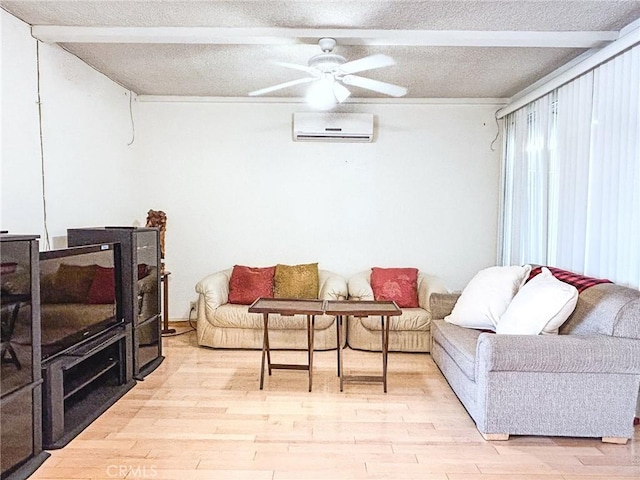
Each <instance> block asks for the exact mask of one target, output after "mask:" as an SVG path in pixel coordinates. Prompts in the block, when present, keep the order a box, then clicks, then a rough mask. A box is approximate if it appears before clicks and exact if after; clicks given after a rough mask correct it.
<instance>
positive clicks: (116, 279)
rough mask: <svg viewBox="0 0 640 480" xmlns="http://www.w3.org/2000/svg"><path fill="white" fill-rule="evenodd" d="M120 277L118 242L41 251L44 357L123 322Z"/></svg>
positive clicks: (64, 350) (69, 348) (71, 346)
mask: <svg viewBox="0 0 640 480" xmlns="http://www.w3.org/2000/svg"><path fill="white" fill-rule="evenodd" d="M120 278H121V275H120V250H119V245H118V244H114V243H105V244H100V245H88V246H83V247H73V248H66V249H60V250H50V251H46V252H40V323H41V328H42V335H41V338H42V359H43V360H45V359H48V358H51V357H53V356H56V355H59V354H63V353H73V349H74V347H77V346H79V345H81V344H83V343H86V342H87V341H89V340H90V339H92V338H95V337H96V336H98V335H100V334H101V333H103V332H105V331H107V330H109V329H110V328H113V327H114V326H115V325H118V324H121V323H123V322H124V319H123V318H122V313H121V306H120V298H121V296H120V295H121V282H120Z"/></svg>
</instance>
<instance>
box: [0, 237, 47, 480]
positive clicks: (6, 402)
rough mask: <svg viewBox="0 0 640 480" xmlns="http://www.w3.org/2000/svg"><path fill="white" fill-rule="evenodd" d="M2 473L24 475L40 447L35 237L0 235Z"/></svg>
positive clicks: (36, 462) (36, 461)
mask: <svg viewBox="0 0 640 480" xmlns="http://www.w3.org/2000/svg"><path fill="white" fill-rule="evenodd" d="M0 240H1V242H2V243H1V246H0V263H1V266H0V268H1V270H0V284H1V290H0V312H1V330H0V337H1V343H2V347H1V357H0V359H1V365H0V368H1V371H0V434H1V436H2V439H1V442H0V443H1V451H0V462H1V465H2V467H1V468H2V473H1V475H2V478H3V479H5V478H12V479H13V478H16V479H17V478H27V477H28V476H29V475H31V473H33V472H34V471H35V470H36V469H37V468H38V467H39V466H40V465H41V464H42V462H44V460H45V459H46V458H47V457H48V456H49V454H48V453H46V452H43V450H42V390H41V389H42V377H41V374H40V366H41V361H40V358H41V355H40V289H39V273H38V272H39V268H38V267H39V262H38V237H37V236H27V235H4V234H3V235H0Z"/></svg>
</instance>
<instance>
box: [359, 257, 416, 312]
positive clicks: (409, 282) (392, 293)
mask: <svg viewBox="0 0 640 480" xmlns="http://www.w3.org/2000/svg"><path fill="white" fill-rule="evenodd" d="M371 288H372V289H373V296H374V298H375V299H376V300H393V301H394V302H396V304H397V305H398V307H400V308H417V307H419V304H418V269H417V268H379V267H373V268H372V269H371Z"/></svg>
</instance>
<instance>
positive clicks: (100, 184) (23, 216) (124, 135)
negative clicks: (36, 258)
mask: <svg viewBox="0 0 640 480" xmlns="http://www.w3.org/2000/svg"><path fill="white" fill-rule="evenodd" d="M0 15H1V17H2V164H1V166H2V170H1V171H2V194H1V200H2V216H1V218H0V224H1V227H2V228H3V229H6V230H9V231H10V232H12V233H34V234H39V235H41V236H42V238H41V242H40V243H41V247H44V245H45V230H44V219H43V217H44V215H43V199H42V194H43V187H42V169H41V157H40V132H39V128H38V111H37V103H36V102H37V71H38V69H37V59H36V40H34V39H33V38H32V37H31V34H30V30H29V26H28V25H26V24H25V23H23V22H21V21H19V20H17V19H16V18H15V17H13V16H11V15H9V14H7V13H6V12H4V11H0ZM39 70H40V79H41V80H40V81H41V102H42V131H43V145H44V171H45V193H46V204H47V219H48V230H49V234H50V238H51V240H52V244H53V245H52V246H53V247H64V246H66V229H67V228H68V227H81V226H90V225H103V224H122V223H124V224H130V223H131V222H132V221H134V220H135V219H136V218H138V217H140V218H142V220H144V218H145V216H146V211H140V212H139V211H138V210H137V208H136V205H135V204H134V202H133V201H132V200H133V199H134V198H135V197H136V195H137V192H136V190H137V188H139V187H138V182H137V181H136V180H137V179H136V178H135V177H134V175H133V174H134V172H135V171H136V168H135V157H134V153H133V149H132V147H129V146H127V143H128V142H130V140H131V137H132V128H131V121H130V118H129V92H128V91H127V90H125V89H123V88H122V87H120V86H118V85H116V84H115V83H114V82H112V81H111V80H109V79H108V78H106V77H105V76H103V75H102V74H99V73H98V72H96V71H95V70H93V69H92V68H90V67H89V66H87V65H86V64H85V63H83V62H81V61H80V60H78V59H77V58H76V57H75V56H73V55H71V54H69V53H67V52H65V51H64V50H62V49H61V48H59V47H57V46H50V45H46V44H40V69H39Z"/></svg>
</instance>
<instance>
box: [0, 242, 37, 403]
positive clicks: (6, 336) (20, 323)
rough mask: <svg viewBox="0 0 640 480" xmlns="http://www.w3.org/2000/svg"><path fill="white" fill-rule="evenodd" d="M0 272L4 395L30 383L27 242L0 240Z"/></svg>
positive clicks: (0, 332) (29, 291)
mask: <svg viewBox="0 0 640 480" xmlns="http://www.w3.org/2000/svg"><path fill="white" fill-rule="evenodd" d="M0 269H1V270H0V286H1V290H0V319H1V328H0V338H1V340H2V351H1V355H2V356H1V372H0V382H1V387H2V396H5V395H7V394H9V393H11V392H13V391H15V390H17V389H18V388H21V387H23V386H25V385H28V384H30V383H31V382H32V381H33V366H32V362H33V342H32V318H31V317H32V311H31V249H30V243H29V242H25V241H10V242H7V241H3V242H2V261H1V265H0Z"/></svg>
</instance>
